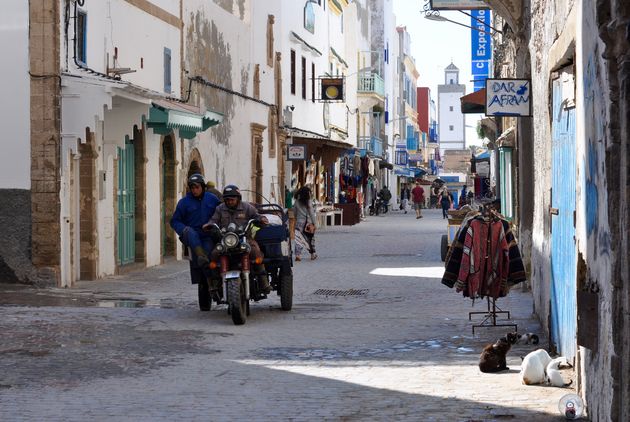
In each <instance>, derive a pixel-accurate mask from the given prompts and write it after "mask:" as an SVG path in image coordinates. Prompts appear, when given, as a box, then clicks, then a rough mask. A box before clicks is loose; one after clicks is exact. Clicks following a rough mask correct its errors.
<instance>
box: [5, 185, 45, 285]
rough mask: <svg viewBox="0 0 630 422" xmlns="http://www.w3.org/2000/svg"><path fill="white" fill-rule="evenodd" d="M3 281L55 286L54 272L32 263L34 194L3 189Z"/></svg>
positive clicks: (22, 190)
mask: <svg viewBox="0 0 630 422" xmlns="http://www.w3.org/2000/svg"><path fill="white" fill-rule="evenodd" d="M0 227H2V236H0V282H3V283H27V284H36V285H53V284H54V283H55V278H54V273H50V272H46V271H41V272H38V271H37V270H36V269H35V268H34V267H33V265H32V263H31V191H29V190H25V189H0Z"/></svg>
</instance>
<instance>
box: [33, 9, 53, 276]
mask: <svg viewBox="0 0 630 422" xmlns="http://www.w3.org/2000/svg"><path fill="white" fill-rule="evenodd" d="M29 5H30V10H29V12H30V32H29V48H30V70H31V75H32V78H31V157H32V160H31V186H32V188H31V201H32V208H31V213H32V233H31V240H32V262H33V264H34V265H35V266H36V267H38V268H42V269H44V268H47V269H49V270H50V271H52V272H53V273H58V272H59V261H60V249H61V246H60V245H61V239H60V236H61V235H60V233H61V231H60V214H59V213H60V199H59V192H60V167H61V162H60V153H59V151H60V142H61V140H60V126H61V119H60V116H61V110H60V104H61V101H60V100H61V98H60V91H61V89H60V76H59V69H60V63H59V57H60V53H59V49H60V26H59V5H60V3H59V2H51V1H46V0H32V1H31V2H30V3H29Z"/></svg>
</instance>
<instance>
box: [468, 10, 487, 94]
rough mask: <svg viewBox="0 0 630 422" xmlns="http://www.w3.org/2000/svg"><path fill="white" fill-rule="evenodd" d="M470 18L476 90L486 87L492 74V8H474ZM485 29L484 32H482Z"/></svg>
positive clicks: (473, 75)
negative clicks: (487, 79) (487, 80)
mask: <svg viewBox="0 0 630 422" xmlns="http://www.w3.org/2000/svg"><path fill="white" fill-rule="evenodd" d="M470 14H471V18H470V22H471V23H470V26H471V28H472V29H471V30H470V40H471V60H470V62H471V74H472V78H473V81H474V82H473V83H474V91H478V90H479V89H481V88H484V87H485V83H486V82H485V81H486V78H488V77H491V76H492V69H491V63H492V37H491V36H490V31H489V29H490V23H491V19H490V10H472V11H471V13H470ZM481 31H483V32H481Z"/></svg>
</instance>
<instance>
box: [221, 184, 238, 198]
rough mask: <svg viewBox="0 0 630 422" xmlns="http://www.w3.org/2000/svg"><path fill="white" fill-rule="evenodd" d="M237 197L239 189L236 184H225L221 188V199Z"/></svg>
mask: <svg viewBox="0 0 630 422" xmlns="http://www.w3.org/2000/svg"><path fill="white" fill-rule="evenodd" d="M225 198H238V199H239V200H240V199H241V191H240V189H239V188H238V186H236V185H227V186H226V187H224V188H223V199H225Z"/></svg>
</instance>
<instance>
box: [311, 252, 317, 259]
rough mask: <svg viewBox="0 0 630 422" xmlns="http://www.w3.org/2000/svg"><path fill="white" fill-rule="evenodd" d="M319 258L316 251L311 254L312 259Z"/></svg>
mask: <svg viewBox="0 0 630 422" xmlns="http://www.w3.org/2000/svg"><path fill="white" fill-rule="evenodd" d="M315 259H317V254H316V253H312V254H311V261H313V260H315Z"/></svg>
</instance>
